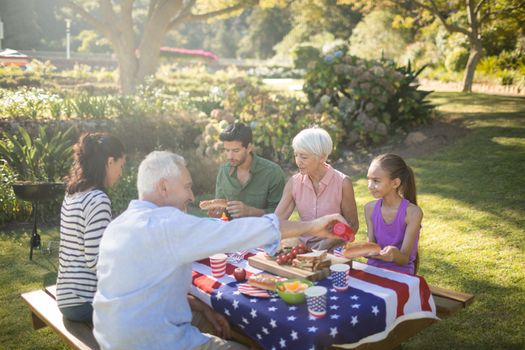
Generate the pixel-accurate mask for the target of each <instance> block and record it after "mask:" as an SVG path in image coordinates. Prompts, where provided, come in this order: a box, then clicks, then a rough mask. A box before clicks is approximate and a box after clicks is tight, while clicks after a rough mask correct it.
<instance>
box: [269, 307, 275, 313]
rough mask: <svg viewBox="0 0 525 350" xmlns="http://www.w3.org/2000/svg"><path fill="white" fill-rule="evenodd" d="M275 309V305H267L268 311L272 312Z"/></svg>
mask: <svg viewBox="0 0 525 350" xmlns="http://www.w3.org/2000/svg"><path fill="white" fill-rule="evenodd" d="M275 310H277V308H276V307H275V306H272V307H269V308H268V311H272V312H273V311H275Z"/></svg>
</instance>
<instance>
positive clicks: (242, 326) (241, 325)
mask: <svg viewBox="0 0 525 350" xmlns="http://www.w3.org/2000/svg"><path fill="white" fill-rule="evenodd" d="M238 326H239V327H241V328H242V329H244V328H246V327H244V325H243V324H240V325H238Z"/></svg>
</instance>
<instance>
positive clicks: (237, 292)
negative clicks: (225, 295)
mask: <svg viewBox="0 0 525 350" xmlns="http://www.w3.org/2000/svg"><path fill="white" fill-rule="evenodd" d="M233 295H241V292H239V291H238V290H236V291H235V292H233Z"/></svg>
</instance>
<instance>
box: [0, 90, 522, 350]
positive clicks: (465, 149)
mask: <svg viewBox="0 0 525 350" xmlns="http://www.w3.org/2000/svg"><path fill="white" fill-rule="evenodd" d="M430 98H431V99H432V101H433V102H434V103H435V104H437V105H438V110H439V111H440V112H441V115H442V117H441V118H443V119H444V120H448V121H451V122H455V123H460V124H461V125H463V126H464V127H466V128H468V129H469V131H470V132H469V133H467V136H465V137H464V138H461V139H458V140H457V141H456V142H454V143H453V144H452V145H449V146H447V147H445V148H443V149H441V150H438V151H437V152H434V153H432V154H428V155H425V156H422V157H417V158H412V159H407V161H408V163H409V164H410V165H411V166H412V167H413V168H414V170H415V173H416V179H417V182H418V194H419V198H418V200H419V204H420V206H421V207H422V208H423V211H424V213H425V217H424V219H423V230H422V233H421V234H422V236H421V240H420V255H421V266H420V274H421V275H423V276H425V278H426V279H427V281H428V282H429V283H431V284H433V285H437V286H441V287H447V288H452V289H454V290H458V291H463V292H468V293H472V294H474V295H475V301H474V302H473V304H472V305H471V306H470V307H468V308H467V309H465V310H463V311H461V312H459V313H457V314H456V315H454V316H452V317H449V318H447V319H445V320H443V321H442V322H439V323H437V324H435V325H433V326H432V327H430V328H428V329H427V330H425V331H424V332H422V333H421V334H420V335H418V336H417V337H415V338H413V339H412V340H411V341H409V342H408V343H406V344H404V345H403V348H405V349H523V348H524V347H525V259H524V251H525V249H524V248H525V244H524V243H525V232H524V229H525V190H524V184H523V180H524V179H525V175H524V174H525V99H524V98H519V97H502V96H489V95H482V94H458V93H433V94H432V95H430ZM354 179H355V190H356V199H357V203H358V208H359V211H360V218H361V223H362V225H363V223H364V220H363V213H362V208H363V206H364V204H365V203H366V202H368V201H369V200H371V199H372V198H371V196H370V194H369V193H368V190H367V188H366V180H365V174H359V175H357V176H354ZM362 227H363V226H362ZM30 231H31V227H30V226H29V225H28V226H27V227H25V228H17V229H16V230H8V229H4V230H1V231H0V300H1V304H0V344H1V345H0V348H1V349H65V348H66V347H65V346H64V345H63V344H62V342H61V341H60V340H59V338H58V337H57V336H56V335H54V334H53V333H52V332H51V331H49V330H48V329H44V330H40V331H37V332H35V331H33V330H32V329H31V323H30V319H29V313H28V310H27V307H26V306H25V305H24V304H23V303H22V300H21V299H20V293H23V292H26V291H30V290H33V289H37V288H41V287H42V286H44V285H48V284H53V283H54V281H55V279H56V271H57V254H56V252H52V253H51V255H45V254H42V253H41V252H36V253H35V256H34V258H33V261H32V262H30V261H29V260H28V247H27V242H28V240H29V234H30ZM41 235H42V238H43V240H44V241H45V242H46V241H49V240H55V241H57V240H58V231H57V229H56V228H48V229H45V230H43V231H42V232H41ZM358 236H359V237H358V239H365V233H364V228H362V229H361V230H360V233H359V234H358ZM45 242H44V244H46V243H45Z"/></svg>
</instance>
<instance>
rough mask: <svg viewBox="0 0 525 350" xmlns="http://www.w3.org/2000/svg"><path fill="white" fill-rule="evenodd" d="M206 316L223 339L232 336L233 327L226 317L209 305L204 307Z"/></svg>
mask: <svg viewBox="0 0 525 350" xmlns="http://www.w3.org/2000/svg"><path fill="white" fill-rule="evenodd" d="M204 317H206V319H207V320H208V321H210V323H211V324H212V325H213V328H214V329H215V332H216V334H217V336H219V337H221V338H223V339H229V338H231V335H232V333H231V327H230V323H229V322H228V320H227V319H226V317H224V316H223V315H221V314H220V313H218V312H215V311H213V309H212V308H210V307H209V306H207V307H206V308H205V309H204Z"/></svg>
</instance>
